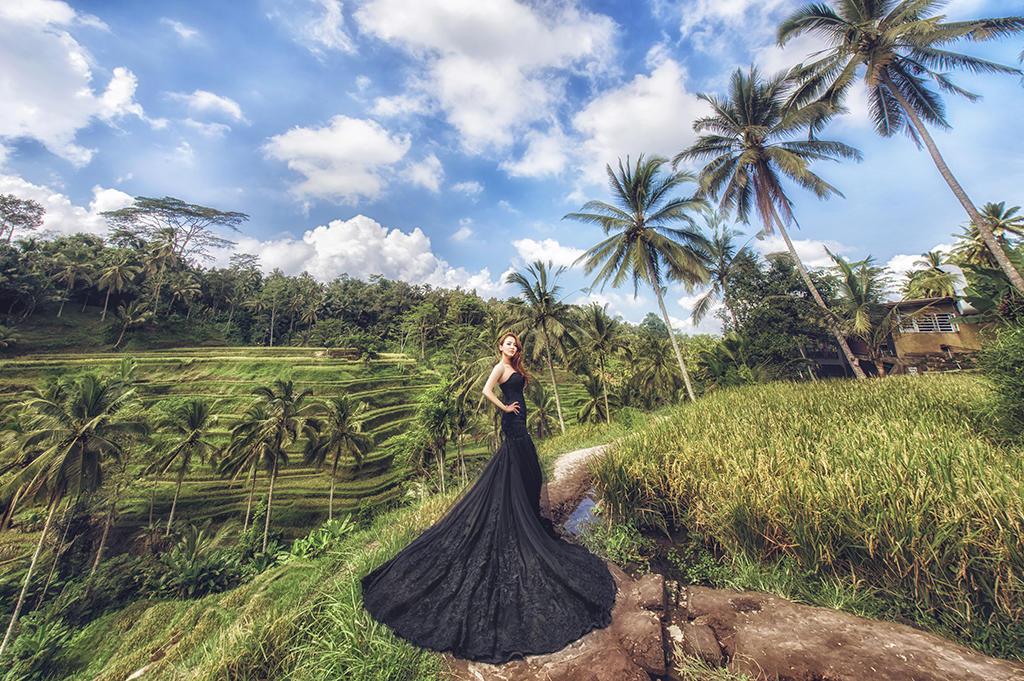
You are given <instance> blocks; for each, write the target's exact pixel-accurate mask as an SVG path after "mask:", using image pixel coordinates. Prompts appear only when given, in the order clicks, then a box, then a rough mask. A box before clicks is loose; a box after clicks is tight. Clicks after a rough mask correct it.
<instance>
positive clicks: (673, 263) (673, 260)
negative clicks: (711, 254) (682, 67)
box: [562, 154, 710, 400]
mask: <svg viewBox="0 0 1024 681" xmlns="http://www.w3.org/2000/svg"><path fill="white" fill-rule="evenodd" d="M665 163H667V160H666V159H663V158H659V157H653V158H650V159H647V160H644V157H643V154H641V155H640V156H639V157H638V158H637V160H636V164H635V165H633V166H631V165H630V163H629V157H628V156H627V157H626V165H625V166H623V165H622V160H621V159H620V160H619V171H618V173H615V171H613V170H612V167H611V166H610V165H607V166H605V169H606V171H607V173H608V184H609V186H610V188H611V193H612V197H613V200H614V201H615V203H617V204H618V206H613V205H611V204H608V203H605V202H603V201H588V202H587V203H586V204H584V206H583V208H582V209H581V211H583V212H579V213H569V214H568V215H565V216H564V217H563V218H562V219H563V220H564V219H565V218H569V219H572V220H579V221H581V222H589V223H592V224H598V225H600V226H601V228H602V229H603V230H604V233H605V234H609V233H610V232H615V234H613V235H612V236H610V237H608V238H607V239H605V240H603V241H601V242H600V243H598V244H597V245H595V246H594V247H593V248H591V249H590V250H588V251H586V252H585V253H583V255H581V256H580V257H579V258H577V259H576V261H577V262H579V261H580V260H583V267H584V270H585V271H586V273H587V274H590V273H591V272H592V271H593V270H594V269H595V268H597V267H598V266H600V268H601V269H600V271H599V272H598V273H597V276H596V277H595V278H594V283H593V285H594V286H596V285H597V284H598V283H600V284H601V286H602V288H603V287H604V285H605V284H606V283H607V282H608V280H609V279H610V280H611V282H612V286H615V287H618V286H621V285H622V283H623V282H624V281H625V280H626V277H629V278H630V279H632V281H633V295H634V297H635V296H636V294H637V290H638V287H639V285H640V282H641V281H643V282H644V283H646V284H648V285H650V286H651V288H653V289H654V295H655V296H657V298H658V307H659V308H660V309H661V316H662V319H663V320H664V321H665V326H666V327H668V330H669V338H670V339H671V340H672V349H673V351H674V352H675V355H676V360H677V361H678V362H679V370H680V371H681V372H682V373H683V380H684V382H685V383H686V393H687V395H689V397H690V399H691V400H694V399H696V396H695V395H694V393H693V386H692V385H691V383H690V374H689V372H688V371H687V370H686V363H685V362H683V354H682V352H680V350H679V342H678V341H677V340H676V335H675V333H674V332H673V330H672V323H671V322H670V321H669V318H668V310H666V309H665V300H664V297H663V291H664V288H665V287H664V283H663V282H664V281H665V279H666V278H668V279H672V280H675V281H681V282H683V284H684V286H685V287H686V288H687V290H690V289H691V288H692V287H693V285H694V284H696V283H703V282H706V281H707V280H708V276H709V272H708V264H709V261H708V253H707V249H708V247H709V246H710V244H709V243H708V240H707V239H706V238H705V237H704V235H703V234H701V233H700V230H698V229H697V228H696V227H695V226H694V223H693V218H692V217H690V215H689V212H690V211H695V210H699V209H702V208H704V207H706V206H707V202H706V201H705V200H704V199H701V198H696V197H688V198H676V197H672V198H670V194H671V193H672V192H673V191H674V190H675V189H676V187H678V186H679V185H681V184H683V183H684V182H693V181H694V180H695V179H696V178H694V177H693V175H691V174H689V173H682V172H676V173H671V174H669V175H667V176H663V177H659V176H658V173H659V171H660V169H661V166H662V165H664V164H665ZM620 206H621V207H620ZM678 222H682V223H684V224H685V225H687V226H688V228H682V229H680V228H676V227H671V226H670V225H672V224H674V223H678Z"/></svg>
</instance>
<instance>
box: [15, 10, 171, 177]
mask: <svg viewBox="0 0 1024 681" xmlns="http://www.w3.org/2000/svg"><path fill="white" fill-rule="evenodd" d="M85 18H86V19H87V17H85ZM72 23H83V16H82V15H78V14H76V13H75V11H74V10H73V9H71V8H70V7H69V6H68V5H66V4H65V3H62V2H52V1H51V2H44V1H42V0H34V1H32V2H20V3H13V2H8V3H2V4H0V64H3V65H4V77H3V78H0V101H3V102H4V105H3V106H2V107H0V138H7V139H12V140H13V139H17V138H32V139H35V140H38V141H39V142H40V143H42V144H43V146H45V147H46V148H47V149H48V150H49V151H50V152H51V153H53V154H55V155H57V156H60V157H61V158H64V159H65V160H67V161H69V162H70V163H72V164H73V165H75V166H84V165H85V164H87V163H89V161H90V160H91V159H92V156H93V154H94V153H95V150H94V149H87V148H85V147H82V146H80V145H78V144H77V143H76V142H75V137H76V135H77V134H78V131H79V130H81V129H83V128H85V127H87V126H88V125H90V124H91V123H92V122H93V121H94V120H96V119H98V120H102V121H104V122H106V123H108V124H113V123H114V122H115V121H116V120H117V119H120V118H122V117H124V116H129V115H131V116H136V117H138V118H140V119H142V120H146V121H147V122H149V124H150V125H151V126H153V127H155V128H159V127H163V125H165V124H166V121H163V120H152V121H151V120H148V119H146V117H145V114H144V113H143V110H142V106H141V105H139V104H138V102H136V101H135V89H136V87H137V84H138V83H137V79H136V77H135V74H133V73H132V72H131V71H129V70H128V69H126V68H124V67H120V66H119V67H117V68H115V69H114V70H113V72H112V75H111V78H110V80H109V82H108V84H107V87H106V89H105V90H104V91H103V92H102V93H100V94H97V93H96V92H95V91H94V90H93V88H92V85H91V83H92V81H93V78H94V74H93V66H94V65H95V61H94V59H93V57H92V55H90V54H89V53H88V52H87V51H86V49H85V48H84V47H82V45H80V44H79V43H78V42H77V41H76V40H75V39H74V38H73V37H72V36H71V34H70V33H68V31H67V30H66V28H67V27H68V26H69V25H71V24H72ZM84 23H88V24H89V25H94V24H93V22H89V21H86V22H84Z"/></svg>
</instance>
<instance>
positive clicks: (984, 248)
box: [952, 201, 1024, 269]
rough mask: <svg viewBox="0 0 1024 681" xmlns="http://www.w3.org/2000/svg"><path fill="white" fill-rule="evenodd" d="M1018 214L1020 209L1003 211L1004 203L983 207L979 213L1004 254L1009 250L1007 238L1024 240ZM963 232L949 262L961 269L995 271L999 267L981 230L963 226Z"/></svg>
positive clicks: (959, 235) (1022, 222)
mask: <svg viewBox="0 0 1024 681" xmlns="http://www.w3.org/2000/svg"><path fill="white" fill-rule="evenodd" d="M1019 210H1020V206H1012V207H1010V208H1006V207H1005V202H1003V201H1000V202H999V203H986V204H985V205H984V206H983V207H982V209H981V212H982V215H984V216H985V220H986V221H987V224H988V226H989V229H991V231H992V236H993V237H994V238H995V240H996V243H997V244H998V245H999V248H1000V250H1001V251H1003V253H1005V252H1006V249H1007V248H1009V247H1012V244H1011V242H1010V236H1009V235H1010V234H1012V235H1014V236H1015V237H1018V238H1019V237H1022V236H1024V216H1022V215H1017V211H1019ZM963 229H964V231H963V232H961V233H960V234H958V235H957V237H958V238H959V241H958V242H957V244H956V246H955V247H954V248H953V253H952V260H953V261H954V262H956V263H959V264H964V265H981V266H982V267H990V268H993V269H996V268H998V267H999V263H998V262H997V261H996V258H995V255H993V252H992V251H990V250H989V248H988V245H987V244H986V243H985V240H984V238H983V235H982V234H981V230H979V229H978V228H977V227H976V226H974V225H973V224H968V225H965V226H964V228H963Z"/></svg>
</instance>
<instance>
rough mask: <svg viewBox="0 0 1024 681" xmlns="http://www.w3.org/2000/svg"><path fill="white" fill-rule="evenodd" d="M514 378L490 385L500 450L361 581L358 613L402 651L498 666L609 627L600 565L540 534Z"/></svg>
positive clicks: (604, 571)
mask: <svg viewBox="0 0 1024 681" xmlns="http://www.w3.org/2000/svg"><path fill="white" fill-rule="evenodd" d="M523 384H524V380H523V376H522V374H520V373H519V372H515V373H513V374H512V375H511V376H510V377H509V379H508V380H507V381H505V382H504V383H502V384H500V385H501V390H502V393H503V394H504V403H505V404H510V403H511V402H519V413H518V414H515V413H505V414H504V415H503V416H502V420H501V430H502V442H501V444H500V446H499V447H498V451H497V452H496V453H495V454H494V456H493V457H492V458H491V460H490V461H489V462H488V463H487V466H486V467H485V468H484V470H483V471H482V472H481V473H480V476H479V478H478V479H477V480H476V482H475V483H474V484H473V486H472V487H471V488H470V489H468V491H466V492H465V493H464V494H463V495H462V496H461V497H460V498H459V499H458V500H456V501H455V502H454V503H453V505H452V507H451V508H450V509H448V511H447V512H446V514H445V515H444V517H443V518H441V520H439V521H438V522H437V523H435V524H434V525H433V526H432V527H430V528H428V529H427V530H425V531H424V532H423V533H422V534H421V535H420V536H419V537H417V538H416V539H414V540H413V541H412V542H411V543H410V544H409V545H408V546H407V547H405V548H404V549H402V550H401V551H400V552H399V553H398V554H396V555H395V556H394V558H392V559H391V560H389V561H387V562H386V563H384V564H383V565H381V566H380V567H378V568H377V569H375V570H374V571H372V572H371V573H370V574H368V575H366V577H364V578H363V579H362V587H363V604H364V606H365V607H366V609H367V611H369V613H370V614H371V615H373V617H374V618H375V619H376V620H378V621H380V622H383V623H384V624H387V625H388V626H389V627H391V629H392V630H393V631H394V632H395V633H396V634H398V635H399V636H401V637H402V638H404V639H406V640H407V641H409V642H411V643H413V644H415V645H417V646H420V647H423V648H429V649H431V650H437V651H450V652H451V653H452V654H453V655H454V656H455V657H459V658H463V659H468V660H475V661H479V662H489V663H492V664H500V663H502V662H506V661H508V660H510V659H512V658H515V657H522V656H524V655H535V654H539V653H550V652H554V651H556V650H560V649H562V648H563V647H565V646H566V645H567V644H569V643H571V642H572V641H575V640H576V639H578V638H579V637H580V636H582V635H583V634H585V633H587V632H588V631H590V630H591V629H595V628H596V629H600V628H602V627H605V626H607V625H608V623H609V622H610V621H611V610H612V606H613V605H614V604H615V593H616V585H615V580H614V579H613V578H612V576H611V573H610V572H609V571H608V566H607V565H606V564H605V563H604V561H603V560H601V559H600V558H598V557H597V556H595V555H594V554H592V553H590V552H589V551H587V550H586V549H585V548H583V547H582V546H577V545H575V544H570V543H568V542H566V541H564V540H562V539H560V538H557V537H553V536H551V534H549V533H548V532H546V531H545V529H544V525H543V524H542V522H541V516H540V490H541V468H540V463H539V461H538V460H537V451H536V449H534V445H533V440H531V439H530V435H529V433H528V432H527V430H526V408H525V401H524V399H523Z"/></svg>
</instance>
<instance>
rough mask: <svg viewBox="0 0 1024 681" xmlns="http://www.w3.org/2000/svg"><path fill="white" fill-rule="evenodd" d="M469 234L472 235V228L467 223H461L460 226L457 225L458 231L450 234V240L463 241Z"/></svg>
mask: <svg viewBox="0 0 1024 681" xmlns="http://www.w3.org/2000/svg"><path fill="white" fill-rule="evenodd" d="M459 222H460V223H461V222H462V221H461V220H460V221H459ZM471 236H473V230H472V229H471V228H470V227H469V226H468V225H462V227H459V229H458V231H456V232H455V233H454V234H452V236H451V240H452V241H465V240H466V239H468V238H469V237H471Z"/></svg>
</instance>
